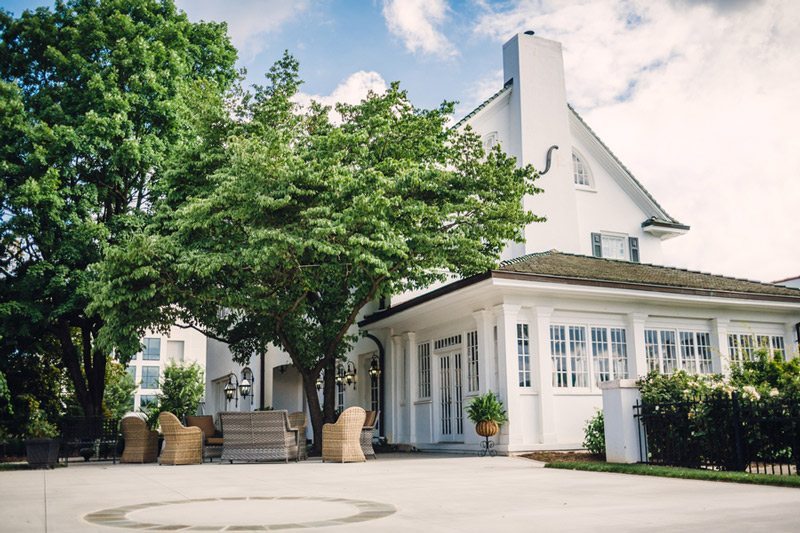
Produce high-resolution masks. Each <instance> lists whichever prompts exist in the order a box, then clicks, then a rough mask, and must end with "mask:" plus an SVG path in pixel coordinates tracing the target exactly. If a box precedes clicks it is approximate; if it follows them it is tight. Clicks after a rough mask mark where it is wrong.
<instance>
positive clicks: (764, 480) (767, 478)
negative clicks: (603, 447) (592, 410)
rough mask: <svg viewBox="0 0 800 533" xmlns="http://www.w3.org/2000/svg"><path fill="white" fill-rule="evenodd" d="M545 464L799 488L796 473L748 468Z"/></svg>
mask: <svg viewBox="0 0 800 533" xmlns="http://www.w3.org/2000/svg"><path fill="white" fill-rule="evenodd" d="M545 468H556V469H561V470H581V471H584V472H610V473H614V474H633V475H638V476H657V477H670V478H677V479H698V480H702V481H722V482H726V483H750V484H753V485H774V486H778V487H794V488H800V476H797V475H793V476H777V475H770V474H750V473H748V472H717V471H714V470H695V469H692V468H679V467H673V466H655V465H643V464H621V463H582V462H554V463H547V464H546V465H545Z"/></svg>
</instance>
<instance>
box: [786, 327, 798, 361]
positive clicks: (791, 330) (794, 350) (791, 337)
mask: <svg viewBox="0 0 800 533" xmlns="http://www.w3.org/2000/svg"><path fill="white" fill-rule="evenodd" d="M784 329H785V333H784V334H783V346H784V348H785V351H786V355H785V356H784V358H785V359H786V360H789V359H791V358H793V357H798V356H800V353H798V351H800V339H798V338H797V329H796V328H795V323H794V322H787V323H786V326H785V327H784Z"/></svg>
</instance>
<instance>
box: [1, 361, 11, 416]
mask: <svg viewBox="0 0 800 533" xmlns="http://www.w3.org/2000/svg"><path fill="white" fill-rule="evenodd" d="M12 414H14V407H13V406H12V405H11V389H9V388H8V380H7V379H6V375H5V374H4V373H3V372H2V371H0V415H12Z"/></svg>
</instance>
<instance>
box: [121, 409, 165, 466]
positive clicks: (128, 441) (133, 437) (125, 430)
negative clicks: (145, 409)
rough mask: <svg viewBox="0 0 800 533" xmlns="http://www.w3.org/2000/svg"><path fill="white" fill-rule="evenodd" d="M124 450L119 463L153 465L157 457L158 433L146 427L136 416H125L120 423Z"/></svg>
mask: <svg viewBox="0 0 800 533" xmlns="http://www.w3.org/2000/svg"><path fill="white" fill-rule="evenodd" d="M120 427H121V429H122V438H123V439H125V449H124V450H123V451H122V457H120V460H119V462H120V463H154V462H155V461H156V458H157V457H158V432H157V431H155V430H152V429H150V428H149V427H147V422H145V421H144V420H143V419H142V418H140V417H138V416H126V417H125V418H123V419H122V421H121V422H120Z"/></svg>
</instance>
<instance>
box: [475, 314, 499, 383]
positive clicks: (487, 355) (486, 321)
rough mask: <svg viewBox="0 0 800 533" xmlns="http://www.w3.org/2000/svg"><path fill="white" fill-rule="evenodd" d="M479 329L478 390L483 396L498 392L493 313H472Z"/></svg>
mask: <svg viewBox="0 0 800 533" xmlns="http://www.w3.org/2000/svg"><path fill="white" fill-rule="evenodd" d="M472 316H473V317H474V318H475V324H476V326H477V329H478V390H479V391H480V393H481V394H486V392H488V391H490V390H493V391H496V390H497V383H496V382H495V381H496V380H495V378H494V375H495V368H494V357H493V355H494V354H493V351H494V350H493V349H494V324H493V322H492V318H493V313H491V312H490V311H487V310H485V309H481V310H480V311H475V312H474V313H472Z"/></svg>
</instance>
